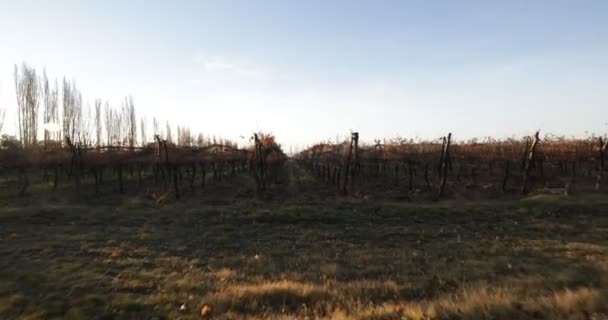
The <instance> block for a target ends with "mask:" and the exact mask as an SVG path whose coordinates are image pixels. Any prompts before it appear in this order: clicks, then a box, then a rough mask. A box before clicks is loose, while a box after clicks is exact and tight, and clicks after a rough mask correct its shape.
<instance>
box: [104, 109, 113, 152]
mask: <svg viewBox="0 0 608 320" xmlns="http://www.w3.org/2000/svg"><path fill="white" fill-rule="evenodd" d="M104 115H105V120H106V121H105V122H106V143H107V144H108V145H110V146H111V145H113V144H114V142H115V141H114V134H115V132H114V110H112V108H110V105H109V104H108V102H107V101H106V106H105V112H104Z"/></svg>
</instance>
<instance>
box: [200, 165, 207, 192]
mask: <svg viewBox="0 0 608 320" xmlns="http://www.w3.org/2000/svg"><path fill="white" fill-rule="evenodd" d="M200 165H201V189H203V188H205V176H206V175H207V168H206V167H205V163H204V162H201V163H200Z"/></svg>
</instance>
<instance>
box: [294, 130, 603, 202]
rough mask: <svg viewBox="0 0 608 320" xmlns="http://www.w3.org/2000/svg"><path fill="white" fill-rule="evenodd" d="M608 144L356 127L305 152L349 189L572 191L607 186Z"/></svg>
mask: <svg viewBox="0 0 608 320" xmlns="http://www.w3.org/2000/svg"><path fill="white" fill-rule="evenodd" d="M607 145H608V141H606V140H605V139H603V138H595V137H593V138H589V139H566V138H556V137H546V138H544V139H541V137H540V135H539V133H536V135H535V136H533V137H526V138H524V139H521V140H516V139H508V140H490V139H488V140H486V141H477V140H473V141H468V142H458V143H454V142H453V141H452V139H451V134H450V135H448V136H446V137H443V138H442V139H440V140H437V141H412V140H399V139H398V140H393V141H389V142H385V143H381V142H379V141H378V142H376V143H375V144H371V145H360V144H359V134H358V133H353V134H352V136H351V138H350V140H348V141H344V142H342V143H335V144H332V143H320V144H316V145H314V146H312V147H310V148H308V149H306V150H304V151H302V152H301V153H300V154H299V155H298V156H297V158H298V159H299V161H300V163H302V164H303V165H304V166H306V167H307V168H308V169H309V170H310V172H312V173H313V174H314V175H315V176H317V177H318V178H319V179H322V180H323V181H325V182H327V183H328V184H332V185H334V186H336V188H339V190H341V191H342V192H343V193H356V192H369V191H373V190H376V191H386V190H391V189H392V190H401V191H402V192H404V193H407V194H409V195H412V194H421V193H426V194H427V195H429V196H431V197H435V198H438V197H441V196H443V195H445V194H446V193H453V194H457V193H466V192H472V191H473V190H477V192H489V193H509V192H511V193H512V192H515V191H518V192H521V193H524V194H526V193H529V192H531V191H545V192H564V193H567V192H571V191H572V190H573V188H574V187H576V188H577V189H578V190H585V189H590V190H600V189H601V188H602V186H603V184H604V183H603V176H604V175H605V173H606V165H605V158H606V149H607Z"/></svg>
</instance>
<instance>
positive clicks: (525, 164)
mask: <svg viewBox="0 0 608 320" xmlns="http://www.w3.org/2000/svg"><path fill="white" fill-rule="evenodd" d="M15 84H16V87H17V98H18V119H17V121H18V124H19V129H18V130H19V131H18V139H17V138H14V137H9V136H3V138H2V144H1V145H0V174H1V179H0V185H1V186H2V187H3V188H0V256H1V257H2V259H0V319H200V318H204V319H370V320H371V319H607V318H608V303H606V301H608V282H607V278H606V274H607V272H608V240H607V238H606V234H607V232H608V217H606V214H605V213H606V212H608V199H607V198H606V195H605V193H603V192H604V189H605V181H603V178H602V177H603V175H604V174H605V171H606V166H605V156H606V149H607V148H608V142H607V141H605V140H603V139H602V138H595V137H592V138H590V139H564V138H559V137H545V138H543V139H541V138H540V137H539V136H538V134H537V135H536V137H534V139H533V138H532V137H530V138H525V139H521V140H517V139H509V140H504V141H499V140H492V139H487V140H484V141H467V142H462V141H460V142H458V141H452V139H451V135H448V136H447V137H444V138H443V139H441V140H439V141H413V140H403V139H397V140H393V141H384V142H380V141H376V143H374V144H365V143H362V144H361V145H359V135H358V133H353V134H352V136H351V139H350V140H347V141H346V142H344V143H336V144H331V143H323V144H318V145H315V146H313V147H311V148H309V149H307V150H304V151H303V152H301V153H300V154H298V155H297V156H296V157H295V159H294V160H291V161H288V160H287V157H286V155H285V154H284V153H283V151H282V150H281V146H280V145H279V144H278V143H277V142H276V141H275V138H274V136H272V135H268V134H262V133H256V134H254V135H253V137H252V138H251V145H250V146H247V147H244V146H240V147H239V146H237V145H235V144H234V143H233V142H231V141H228V140H221V139H218V140H216V139H215V137H214V138H213V139H210V138H209V137H204V136H202V135H198V136H195V135H193V134H192V133H191V132H190V130H189V129H188V128H184V127H178V128H177V137H176V138H175V139H174V138H173V136H172V128H171V126H170V125H169V123H167V125H166V131H163V130H162V129H160V124H159V122H158V121H157V120H156V119H153V133H154V134H153V135H152V136H153V137H154V141H153V142H152V141H150V140H151V139H149V136H148V134H147V132H146V128H147V125H146V120H145V118H141V119H140V121H139V122H138V121H137V117H136V114H135V107H134V101H133V99H132V98H131V97H128V98H125V100H124V102H123V103H122V106H121V108H112V107H110V106H109V105H108V104H107V103H106V105H105V108H102V101H101V100H99V99H98V100H95V103H94V109H93V110H92V109H90V108H85V107H83V99H82V95H81V94H80V91H79V90H78V89H77V87H76V85H75V83H74V82H68V81H67V80H65V79H64V80H63V88H62V89H63V90H62V91H61V93H62V95H61V96H62V104H60V103H59V93H60V91H59V88H58V86H57V82H56V81H55V86H54V87H52V86H50V85H49V81H48V79H47V76H46V73H44V75H43V77H42V78H40V79H39V78H38V77H37V76H36V72H35V70H33V69H31V68H30V67H28V66H27V65H25V64H24V65H23V66H22V67H21V69H19V68H18V67H15ZM40 103H42V104H43V106H44V109H43V112H42V117H41V118H42V119H43V125H42V126H41V125H40V123H39V122H38V121H39V119H38V117H39V115H38V113H39V107H40ZM60 107H61V109H62V110H61V113H60V112H59V111H60V110H59V109H60ZM3 115H4V111H3V110H0V128H1V127H2V123H3V122H2V120H3ZM60 115H61V117H60ZM138 123H139V126H138ZM49 124H54V125H55V126H56V128H55V130H51V129H52V126H48V125H49ZM41 127H44V138H43V140H42V141H39V140H38V138H39V133H40V132H39V131H40V129H41ZM547 193H548V194H551V195H547ZM16 194H19V195H20V197H16ZM522 194H523V196H522ZM556 194H559V195H556ZM178 198H180V199H179V201H177V200H178ZM490 199H493V200H490ZM428 200H442V201H441V202H436V201H433V202H430V201H428ZM471 200H475V201H471Z"/></svg>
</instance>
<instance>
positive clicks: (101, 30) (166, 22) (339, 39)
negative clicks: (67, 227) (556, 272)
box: [0, 0, 608, 145]
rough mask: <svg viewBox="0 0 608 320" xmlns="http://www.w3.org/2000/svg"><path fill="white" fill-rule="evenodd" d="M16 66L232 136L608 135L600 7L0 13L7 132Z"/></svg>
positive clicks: (97, 4) (15, 5)
mask: <svg viewBox="0 0 608 320" xmlns="http://www.w3.org/2000/svg"><path fill="white" fill-rule="evenodd" d="M21 61H26V62H28V63H29V64H31V65H33V66H36V67H38V68H40V69H41V68H42V67H43V66H46V68H47V72H48V73H49V74H50V75H51V77H59V78H60V77H63V76H64V75H65V76H67V77H68V78H73V79H75V80H76V82H77V84H78V85H79V87H80V89H81V90H82V92H83V96H84V98H85V101H90V102H91V103H92V101H93V100H94V99H95V98H102V99H104V100H109V101H110V103H111V104H113V105H115V106H118V105H119V104H120V101H121V99H122V97H123V96H125V95H128V94H132V95H133V97H134V99H135V104H136V107H137V111H138V113H139V115H144V114H145V115H147V116H148V118H151V117H152V116H156V117H158V118H159V119H163V120H170V121H171V123H172V124H174V125H177V124H181V125H187V126H189V127H191V128H192V129H193V130H195V131H200V132H203V133H205V134H217V135H221V136H225V137H228V138H233V139H236V138H237V137H238V136H240V135H244V136H247V135H250V134H251V132H253V131H255V130H264V131H271V132H273V133H275V134H276V135H277V136H278V137H279V141H280V142H283V143H284V144H286V145H288V144H296V145H303V144H307V143H312V142H316V141H318V140H322V139H327V138H335V137H336V135H340V136H344V135H346V134H348V132H349V131H350V130H358V131H360V132H361V136H362V137H363V138H364V139H366V140H371V139H374V138H380V137H394V136H405V137H412V136H419V137H423V138H435V137H438V136H440V135H443V134H445V133H447V132H448V131H451V132H453V133H454V134H455V135H456V137H458V138H461V139H465V138H469V137H473V136H478V137H483V136H489V135H492V136H496V137H506V136H511V135H518V136H519V135H524V134H529V133H530V132H532V131H533V130H536V129H542V130H543V131H544V132H552V133H555V134H565V135H577V136H584V135H585V134H586V132H594V133H597V134H604V133H606V131H607V127H606V122H608V98H607V96H608V81H607V80H606V75H607V74H608V1H558V0H553V1H540V0H538V1H448V0H444V1H406V0H402V1H382V0H380V1H354V0H351V1H337V0H336V1H330V0H325V1H278V0H277V1H263V0H260V1H245V0H243V1H219V0H218V1H61V0H56V1H0V106H1V107H6V108H8V109H9V115H8V116H9V117H10V118H9V123H8V124H7V130H9V131H11V130H14V129H13V128H14V124H15V120H14V118H13V115H14V109H16V107H15V105H16V103H15V98H14V84H13V79H12V73H13V65H14V64H15V63H20V62H21Z"/></svg>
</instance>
